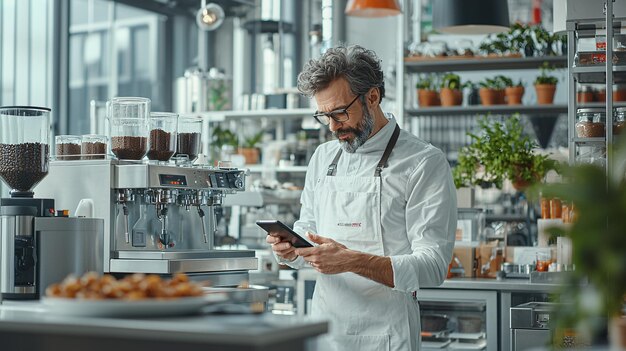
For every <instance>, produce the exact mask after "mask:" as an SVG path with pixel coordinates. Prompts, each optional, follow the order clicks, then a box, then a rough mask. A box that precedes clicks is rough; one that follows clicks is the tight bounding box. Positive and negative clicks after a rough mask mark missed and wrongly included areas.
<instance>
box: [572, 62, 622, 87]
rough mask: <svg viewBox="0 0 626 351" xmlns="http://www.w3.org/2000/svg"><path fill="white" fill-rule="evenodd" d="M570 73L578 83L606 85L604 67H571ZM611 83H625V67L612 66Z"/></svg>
mask: <svg viewBox="0 0 626 351" xmlns="http://www.w3.org/2000/svg"><path fill="white" fill-rule="evenodd" d="M570 72H571V73H572V75H573V76H574V79H575V80H576V81H577V82H578V83H591V84H594V83H595V84H604V83H606V73H605V72H606V67H605V66H604V65H596V66H581V67H572V68H571V69H570ZM613 80H614V82H613V83H625V82H626V65H619V66H613Z"/></svg>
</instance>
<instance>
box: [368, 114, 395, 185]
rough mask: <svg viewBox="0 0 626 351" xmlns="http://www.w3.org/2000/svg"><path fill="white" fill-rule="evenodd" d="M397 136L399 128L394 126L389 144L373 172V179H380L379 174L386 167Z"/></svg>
mask: <svg viewBox="0 0 626 351" xmlns="http://www.w3.org/2000/svg"><path fill="white" fill-rule="evenodd" d="M399 136H400V127H399V126H398V125H397V124H396V128H395V129H394V130H393V134H392V135H391V139H389V142H388V143H387V147H386V148H385V152H384V153H383V157H381V158H380V161H378V165H377V166H376V170H375V171H374V177H380V173H381V172H382V171H383V168H385V167H387V160H388V159H389V155H391V150H393V148H394V146H396V141H398V137H399Z"/></svg>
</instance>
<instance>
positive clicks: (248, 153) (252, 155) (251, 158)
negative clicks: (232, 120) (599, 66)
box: [237, 130, 265, 164]
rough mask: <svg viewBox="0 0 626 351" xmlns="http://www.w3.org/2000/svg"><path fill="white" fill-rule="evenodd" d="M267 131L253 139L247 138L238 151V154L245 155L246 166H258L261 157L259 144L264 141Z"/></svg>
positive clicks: (259, 133)
mask: <svg viewBox="0 0 626 351" xmlns="http://www.w3.org/2000/svg"><path fill="white" fill-rule="evenodd" d="M264 134H265V131H263V130H261V131H259V132H258V133H256V134H254V135H252V136H251V137H248V138H245V139H244V142H243V144H242V145H241V146H240V147H239V148H238V149H237V153H238V154H240V155H243V157H244V158H245V159H246V164H257V163H259V158H260V156H261V150H260V149H259V148H258V144H259V143H260V142H261V141H262V140H263V135H264Z"/></svg>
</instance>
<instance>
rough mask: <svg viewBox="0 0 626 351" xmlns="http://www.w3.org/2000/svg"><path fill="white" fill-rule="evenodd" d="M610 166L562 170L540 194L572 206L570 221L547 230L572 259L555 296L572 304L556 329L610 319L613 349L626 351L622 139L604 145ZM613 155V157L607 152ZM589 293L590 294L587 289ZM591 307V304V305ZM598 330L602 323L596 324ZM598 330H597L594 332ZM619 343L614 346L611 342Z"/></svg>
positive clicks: (625, 152)
mask: <svg viewBox="0 0 626 351" xmlns="http://www.w3.org/2000/svg"><path fill="white" fill-rule="evenodd" d="M608 150H609V153H612V158H611V159H612V160H614V164H613V167H612V172H611V173H609V174H607V172H606V170H605V169H604V167H597V166H594V165H589V164H584V165H577V166H573V167H567V168H565V169H564V170H563V171H562V174H563V176H564V177H563V179H567V181H566V182H564V183H559V184H550V185H544V186H542V187H541V192H542V195H543V196H548V197H559V198H561V200H566V201H569V202H571V203H572V204H573V206H574V207H575V215H574V221H573V223H572V224H571V225H570V226H568V227H561V228H551V229H550V232H551V234H553V235H554V236H567V237H569V238H571V242H572V263H573V264H574V266H575V267H576V268H575V270H574V271H572V272H570V275H569V278H568V281H567V284H564V285H563V288H562V291H561V294H559V300H561V301H565V302H568V303H571V307H570V308H566V309H560V310H559V315H558V316H557V317H558V318H557V321H558V323H557V327H558V328H559V329H570V328H572V329H574V330H575V331H576V329H578V330H584V331H589V330H594V329H597V328H596V327H598V324H600V325H601V324H603V323H597V321H598V320H601V321H602V320H606V318H608V319H609V338H610V339H611V340H612V342H613V346H614V348H611V349H612V350H613V349H616V350H617V349H619V350H623V349H626V319H625V318H624V311H623V309H622V307H623V306H624V302H625V297H626V254H625V253H626V240H624V238H625V236H624V228H626V215H624V214H626V176H625V171H626V167H625V165H626V142H624V140H622V141H621V143H620V145H618V146H617V147H615V148H608ZM610 156H611V155H610ZM590 292H593V293H590ZM591 306H593V307H591ZM600 328H601V326H600ZM596 331H597V330H596ZM615 342H617V344H615Z"/></svg>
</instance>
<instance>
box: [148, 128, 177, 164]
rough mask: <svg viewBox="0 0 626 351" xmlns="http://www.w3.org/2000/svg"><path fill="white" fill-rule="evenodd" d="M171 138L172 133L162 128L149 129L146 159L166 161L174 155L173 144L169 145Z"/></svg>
mask: <svg viewBox="0 0 626 351" xmlns="http://www.w3.org/2000/svg"><path fill="white" fill-rule="evenodd" d="M171 138H172V134H170V133H168V132H166V131H164V130H162V129H153V130H151V131H150V148H149V149H148V159H150V160H159V161H168V160H169V159H170V158H171V157H172V156H173V155H174V147H173V145H170V144H171Z"/></svg>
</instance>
